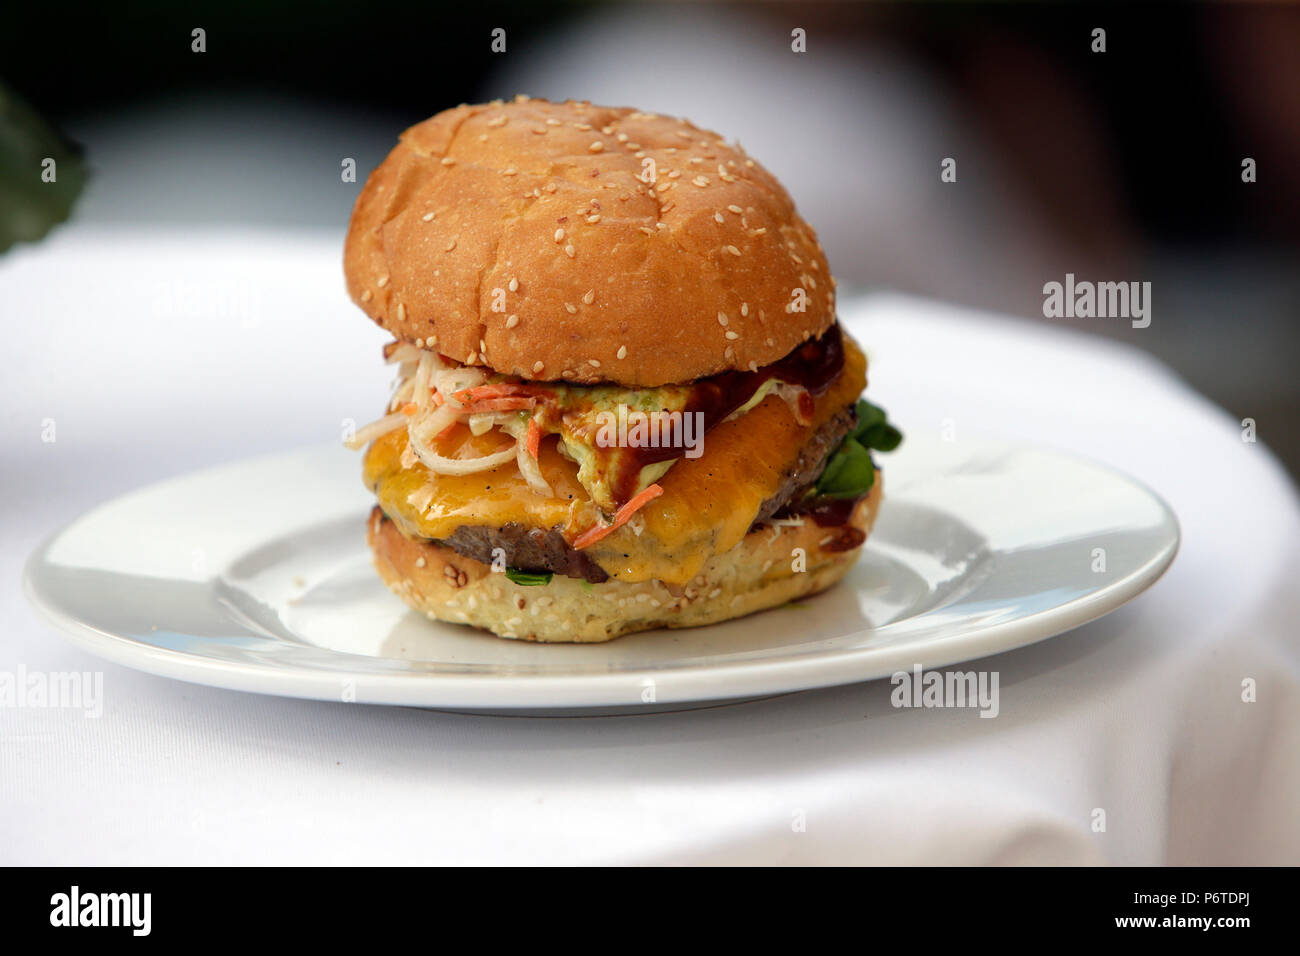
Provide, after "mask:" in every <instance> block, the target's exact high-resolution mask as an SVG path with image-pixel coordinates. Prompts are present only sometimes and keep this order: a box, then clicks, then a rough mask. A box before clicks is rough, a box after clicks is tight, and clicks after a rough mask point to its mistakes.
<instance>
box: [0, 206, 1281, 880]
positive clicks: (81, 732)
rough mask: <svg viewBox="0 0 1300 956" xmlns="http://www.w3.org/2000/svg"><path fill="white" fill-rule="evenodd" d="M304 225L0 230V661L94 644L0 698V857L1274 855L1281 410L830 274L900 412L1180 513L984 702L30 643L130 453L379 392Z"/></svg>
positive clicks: (272, 433) (151, 465)
mask: <svg viewBox="0 0 1300 956" xmlns="http://www.w3.org/2000/svg"><path fill="white" fill-rule="evenodd" d="M340 242H341V236H340V235H337V234H328V235H321V234H312V233H299V234H270V233H261V234H241V233H235V232H229V233H225V234H195V233H187V232H174V233H158V232H157V231H155V232H152V233H149V234H146V233H143V232H138V233H134V234H132V233H130V232H108V231H103V230H100V231H97V230H94V229H91V228H87V227H74V228H69V229H65V230H63V231H62V232H60V233H59V234H58V235H57V236H56V237H55V238H54V239H53V240H51V241H49V242H47V243H45V244H43V245H40V246H37V247H32V248H23V249H20V250H17V251H15V252H14V253H11V254H10V255H8V256H7V257H5V258H4V259H0V310H2V313H0V314H3V317H4V328H5V340H6V346H5V356H6V362H5V372H4V378H3V388H2V390H0V399H2V401H0V415H2V416H3V421H4V428H5V432H4V437H5V441H4V442H3V444H0V460H2V461H3V477H2V481H3V489H2V490H3V496H2V497H0V500H2V501H3V506H2V507H3V511H0V627H2V628H3V632H2V638H3V639H2V640H0V672H8V673H10V674H15V673H17V672H18V671H19V669H20V668H25V669H26V670H27V671H28V672H32V671H39V672H45V673H48V672H56V671H102V672H103V675H104V677H103V681H104V683H103V687H104V700H103V714H102V716H100V717H98V718H94V717H87V716H85V715H84V714H83V713H82V712H81V711H79V710H71V709H48V708H31V707H25V708H18V707H2V708H0V863H64V864H145V863H250V862H251V863H262V862H278V863H289V862H300V863H335V864H350V863H420V862H548V863H569V862H638V861H640V862H732V863H759V862H789V863H831V862H834V863H862V862H882V863H883V862H911V863H989V862H1069V863H1106V862H1108V863H1124V864H1138V863H1264V862H1272V863H1292V864H1294V863H1300V818H1298V817H1297V814H1296V812H1295V810H1296V807H1297V806H1300V761H1298V760H1297V757H1298V756H1300V639H1298V637H1297V635H1298V632H1300V625H1298V624H1297V621H1298V620H1300V596H1297V590H1296V587H1295V582H1296V577H1297V572H1296V569H1297V567H1300V544H1298V542H1300V509H1297V497H1296V493H1295V489H1294V487H1293V486H1292V484H1291V483H1290V481H1289V479H1288V478H1287V477H1286V475H1285V474H1284V473H1283V471H1282V470H1281V469H1280V467H1279V466H1278V464H1277V463H1276V461H1275V460H1274V459H1273V457H1272V456H1271V455H1270V453H1269V452H1268V450H1267V448H1266V446H1265V444H1264V443H1265V442H1267V440H1268V435H1269V430H1270V428H1272V427H1280V424H1279V423H1274V422H1268V421H1261V422H1259V423H1258V430H1259V438H1260V442H1258V443H1254V444H1251V443H1246V442H1243V441H1242V439H1241V428H1240V425H1239V423H1238V422H1236V421H1234V420H1233V419H1232V418H1231V417H1230V416H1228V415H1227V414H1226V413H1224V412H1223V411H1221V410H1220V409H1217V408H1215V407H1213V406H1212V405H1210V404H1209V403H1207V402H1206V401H1204V400H1203V399H1202V398H1200V397H1199V396H1198V395H1196V394H1194V393H1193V392H1191V391H1189V390H1188V389H1187V388H1186V387H1184V386H1183V385H1182V384H1181V383H1180V382H1179V381H1177V380H1176V379H1175V378H1174V377H1173V376H1172V375H1171V374H1170V373H1169V372H1168V371H1167V370H1165V369H1164V368H1163V367H1161V366H1159V365H1158V364H1156V363H1155V362H1153V361H1151V360H1149V359H1147V358H1146V357H1144V355H1143V354H1142V353H1140V352H1138V351H1136V350H1134V349H1130V348H1128V347H1126V346H1122V345H1117V344H1114V343H1109V342H1106V341H1102V340H1099V339H1092V338H1088V337H1084V336H1081V335H1078V334H1073V333H1066V332H1063V331H1060V330H1058V329H1054V328H1050V327H1045V326H1044V325H1043V324H1042V323H1037V324H1035V323H1030V322H1023V321H1016V320H1010V319H999V318H996V317H991V316H987V315H980V314H975V313H970V312H966V311H963V310H961V309H958V308H954V307H949V306H942V305H937V304H934V303H930V302H923V301H918V300H915V299H905V298H899V297H888V296H881V297H875V298H871V299H867V300H862V301H859V302H856V303H849V302H846V303H843V305H844V319H845V321H846V323H847V324H848V325H849V327H850V328H851V330H852V332H853V333H854V334H855V335H856V336H857V337H858V338H859V339H860V340H861V341H863V342H864V343H865V344H866V345H867V347H868V349H869V351H870V353H871V358H872V362H873V366H872V373H871V389H870V394H871V395H873V396H874V397H875V398H876V399H877V400H878V401H880V402H881V403H883V404H884V405H886V407H888V409H889V411H890V413H891V416H892V417H893V418H895V419H896V420H898V421H899V422H901V423H902V425H903V427H904V428H905V430H907V431H910V432H913V433H921V432H924V431H926V430H931V429H933V430H936V431H937V430H938V429H939V428H940V427H941V423H942V422H943V421H944V420H945V419H951V420H952V423H953V425H954V426H955V428H956V431H957V437H958V440H960V438H961V436H962V435H964V434H972V435H973V434H975V433H976V432H990V433H997V434H1001V435H1004V436H1010V437H1013V438H1024V439H1028V440H1033V441H1038V442H1045V443H1048V444H1051V445H1055V446H1058V447H1061V448H1066V449H1073V450H1076V451H1078V452H1081V453H1084V454H1086V455H1088V456H1091V457H1093V458H1097V459H1100V460H1102V461H1105V462H1108V463H1110V464H1112V465H1114V466H1116V467H1118V468H1120V469H1122V470H1124V471H1127V472H1129V473H1130V474H1132V475H1134V476H1136V477H1137V478H1139V479H1141V480H1143V481H1145V482H1147V483H1148V484H1149V485H1151V486H1152V487H1153V488H1155V489H1156V490H1157V491H1159V492H1160V493H1161V494H1162V495H1163V496H1164V497H1165V498H1166V499H1167V500H1168V501H1169V502H1170V503H1171V504H1172V506H1173V507H1174V509H1175V510H1176V511H1177V513H1178V516H1179V519H1180V521H1181V524H1182V529H1183V547H1182V551H1181V553H1180V554H1179V556H1178V558H1177V559H1176V560H1175V562H1174V565H1173V567H1172V569H1171V570H1170V571H1169V573H1168V574H1167V575H1166V577H1165V578H1164V579H1163V580H1162V581H1160V582H1159V583H1158V584H1157V585H1156V586H1155V587H1154V589H1152V590H1151V591H1150V592H1148V593H1147V594H1145V595H1143V596H1142V597H1140V598H1138V599H1137V600H1136V601H1135V602H1133V603H1132V604H1130V605H1129V606H1127V607H1125V608H1123V609H1121V610H1119V611H1117V612H1115V613H1114V614H1111V615H1109V616H1107V617H1105V618H1103V619H1102V620H1100V621H1097V622H1094V623H1093V624H1091V625H1088V626H1086V627H1083V628H1080V629H1078V630H1076V631H1074V632H1072V633H1070V634H1069V635H1067V636H1064V637H1061V638H1058V639H1055V640H1051V641H1047V642H1044V643H1042V644H1039V645H1036V646H1033V647H1029V648H1026V649H1023V650H1020V651H1015V652H1013V653H1008V654H1004V655H1001V656H999V657H996V658H993V659H991V660H989V661H987V662H985V663H983V664H981V667H982V668H989V669H995V670H997V671H999V672H1000V675H1001V709H1000V713H999V716H998V717H997V718H996V719H992V720H988V719H979V717H978V714H977V713H976V712H975V711H973V710H896V709H894V708H892V707H891V706H890V702H889V696H890V690H891V687H890V685H889V683H888V682H876V683H871V684H864V685H857V686H850V687H842V688H838V689H832V690H826V691H815V692H808V693H802V694H796V695H792V696H787V697H782V698H777V699H772V700H766V701H759V702H752V703H747V704H741V705H736V706H728V707H720V708H716V709H712V710H700V711H691V712H683V713H670V714H658V715H652V716H629V717H596V718H503V717H480V716H464V715H452V714H440V713H431V712H422V711H418V710H407V709H395V708H382V707H366V706H359V705H345V704H329V703H314V702H307V701H300V700H286V699H278V698H272V697H261V696H257V695H252V694H241V693H234V692H229V691H223V690H215V689H209V688H206V687H201V686H195V685H190V684H184V683H179V682H174V681H170V680H166V679H164V678H159V677H152V676H148V675H145V674H140V673H136V672H134V671H130V670H126V669H123V668H119V667H116V666H113V665H108V664H102V663H100V662H99V661H98V660H96V659H94V658H92V657H89V656H87V655H85V654H83V653H81V652H80V651H76V650H74V649H72V648H71V647H70V646H69V645H67V644H65V643H63V642H62V641H61V640H60V639H59V637H58V636H57V635H56V633H55V632H54V631H53V630H52V629H51V628H50V627H48V626H47V625H45V624H44V623H42V622H41V621H39V620H38V619H37V618H36V617H35V616H34V614H33V612H32V611H30V610H29V608H28V607H27V605H26V603H25V601H24V599H23V597H22V594H21V591H20V585H19V577H20V571H21V566H22V563H23V561H24V560H25V558H26V555H27V554H28V553H29V552H30V551H31V550H32V548H34V547H35V546H36V544H37V543H38V542H39V541H40V540H41V539H42V538H44V537H45V536H46V535H47V534H49V533H50V532H52V531H53V530H55V529H56V528H57V527H59V526H61V525H62V524H64V523H66V522H67V521H68V520H70V519H72V518H73V517H75V516H76V515H77V514H79V513H80V512H82V511H84V510H86V509H87V508H89V507H91V506H93V505H94V504H96V503H98V502H101V501H104V500H106V499H108V498H110V497H113V496H115V495H117V494H120V493H122V492H125V491H127V490H129V489H131V488H133V487H136V486H139V485H141V484H145V483H149V482H152V481H155V480H158V479H160V478H163V477H167V476H170V475H174V474H179V473H182V472H184V471H188V470H190V469H191V468H194V467H198V466H200V465H205V464H213V463H217V462H222V461H228V460H231V459H234V458H237V457H241V456H244V455H249V454H254V453H259V452H264V451H269V450H273V449H276V448H284V447H288V446H290V445H293V444H308V443H314V442H320V441H328V440H332V439H335V438H336V437H337V432H338V422H339V421H340V420H341V419H342V418H344V417H349V416H352V417H361V416H364V415H366V414H368V413H369V412H372V411H373V410H374V409H375V407H376V404H377V403H379V402H381V401H382V396H383V395H384V394H385V386H386V382H387V373H386V371H385V370H383V369H382V368H381V367H380V365H379V362H378V351H377V350H378V345H379V344H380V343H381V342H382V341H383V339H384V336H383V335H382V333H380V332H378V331H377V330H376V329H374V328H372V327H370V326H369V324H368V323H367V322H366V321H365V320H364V319H363V318H362V317H361V315H360V314H359V313H357V312H356V311H355V310H354V309H353V308H352V307H351V305H350V304H349V303H348V302H347V301H346V299H345V296H344V293H343V291H342V283H341V278H340V263H339V259H340V254H339V246H340ZM1154 321H1155V322H1177V321H1178V316H1176V315H1156V316H1155V317H1154ZM1225 321H1228V319H1227V318H1225ZM1131 334H1132V335H1133V337H1134V340H1135V341H1138V342H1140V341H1141V340H1140V338H1139V336H1140V335H1141V332H1140V331H1137V330H1134V331H1133V332H1132V333H1131ZM51 420H52V422H53V424H54V428H55V436H56V440H55V441H53V442H48V441H43V440H42V432H43V430H46V431H48V426H49V425H50V423H51ZM46 437H48V435H47V436H46ZM886 467H887V465H886ZM1246 678H1253V679H1254V680H1255V681H1256V684H1257V688H1258V690H1257V694H1258V699H1257V700H1256V701H1255V702H1253V703H1245V702H1243V701H1242V681H1243V680H1244V679H1246ZM1097 808H1101V809H1103V810H1105V813H1106V829H1105V831H1104V832H1096V831H1095V830H1094V829H1093V827H1092V823H1093V820H1094V819H1095V815H1094V810H1095V809H1097ZM799 819H802V820H803V821H804V822H805V825H804V827H803V828H802V829H801V828H799V827H797V826H795V825H794V823H795V821H796V820H799Z"/></svg>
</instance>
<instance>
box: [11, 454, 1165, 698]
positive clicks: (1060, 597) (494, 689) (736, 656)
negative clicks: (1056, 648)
mask: <svg viewBox="0 0 1300 956" xmlns="http://www.w3.org/2000/svg"><path fill="white" fill-rule="evenodd" d="M881 461H882V464H883V467H884V471H885V501H884V505H883V507H882V509H881V512H880V517H879V520H878V522H877V524H876V528H875V530H874V531H873V533H872V534H871V536H870V538H869V539H868V541H867V546H866V548H865V549H864V552H863V555H862V558H861V560H860V561H859V562H858V564H857V565H856V567H855V568H854V569H853V570H852V571H851V572H850V573H849V575H848V577H846V578H845V580H844V581H843V582H841V583H840V584H839V585H837V586H836V587H834V588H832V589H831V590H829V591H827V592H825V593H824V594H822V595H819V596H817V597H813V598H808V599H806V600H804V601H801V602H799V604H798V605H797V606H787V607H783V608H778V609H776V610H772V611H768V612H765V613H762V614H758V615H753V616H750V617H746V618H742V619H740V620H735V621H729V622H726V623H723V624H718V625H712V626H709V627H705V628H697V629H693V630H678V631H669V630H661V631H652V632H647V633H643V634H634V635H630V636H628V637H623V638H620V639H618V640H616V641H613V642H611V643H607V644H596V645H554V644H552V645H540V644H529V643H524V642H521V641H509V640H501V639H498V638H495V637H492V636H490V635H487V634H484V633H482V632H478V631H474V630H471V629H469V628H466V627H460V626H455V625H449V624H440V623H437V622H433V621H430V620H428V619H427V618H425V617H424V616H422V615H419V614H417V613H415V612H412V611H410V610H408V609H407V607H406V606H405V605H404V604H402V603H401V602H400V601H399V600H398V599H397V598H396V597H394V596H393V595H392V594H390V593H389V592H388V590H387V589H386V588H385V587H384V585H383V584H382V583H381V582H380V580H379V578H378V577H377V576H376V574H375V572H374V571H373V570H372V569H371V567H370V560H369V549H368V548H367V547H366V544H365V541H364V531H363V529H364V521H365V516H366V514H367V513H368V511H369V508H370V505H371V499H370V497H369V495H368V493H367V492H366V490H365V489H364V488H363V487H362V484H361V478H360V461H359V456H357V455H356V454H354V453H351V452H347V451H344V450H342V449H336V448H313V449H306V450H300V451H294V452H290V453H288V454H282V455H277V456H274V457H269V458H258V459H252V460H249V461H242V462H237V463H235V464H232V465H226V466H223V467H220V468H216V469H212V470H208V471H203V472H199V473H196V474H193V475H189V476H186V477H183V478H179V479H175V480H172V481H167V482H163V483H161V484H158V485H154V486H152V487H149V488H145V489H143V490H141V491H137V492H135V493H133V494H130V495H127V496H125V497H123V498H119V499H118V500H116V501H112V502H110V503H108V504H106V505H103V506H102V507H100V508H98V509H96V510H95V511H92V512H91V513H89V514H87V515H85V516H83V517H82V518H80V519H78V520H77V521H76V522H74V523H73V524H72V525H71V526H69V527H68V528H67V529H66V530H64V531H62V532H61V533H59V534H58V535H56V536H55V537H54V538H52V539H51V540H50V541H48V542H47V543H46V544H45V545H44V546H43V547H41V548H40V549H39V550H38V551H37V552H36V553H35V554H33V555H32V557H31V559H30V560H29V562H28V565H27V572H26V586H27V591H28V594H29V596H30V597H31V599H32V601H33V602H34V603H35V604H36V606H37V607H38V608H40V609H41V610H42V611H44V612H45V614H46V615H48V617H49V618H50V620H51V621H53V622H54V623H55V624H56V625H58V626H59V627H60V628H62V629H63V630H65V631H66V632H67V633H68V634H69V635H70V636H71V638H72V639H73V641H74V642H75V643H76V644H78V645H80V646H81V647H84V648H85V649H86V650H88V651H90V652H92V653H94V654H97V655H100V656H102V657H105V658H108V659H109V660H112V661H116V662H117V663H120V664H125V665H128V666H130V667H136V668H139V669H141V670H145V671H149V672H152V673H155V674H162V675H166V676H168V677H175V678H180V679H182V680H189V681H195V682H197V683H201V684H210V685H214V686H217V687H227V688H233V689H238V690H247V691H257V692H261V693H269V694H284V695H289V696H294V697H311V698H319V699H323V700H355V701H359V702H368V703H376V704H405V705H412V706H421V707H434V708H446V709H461V710H476V711H477V710H482V711H491V712H521V711H551V712H581V711H582V710H583V709H585V708H601V709H615V710H617V709H657V708H664V707H665V706H669V707H681V706H684V705H686V706H689V705H692V704H696V705H698V704H701V703H703V702H712V701H720V700H727V699H735V698H743V697H754V696H761V695H769V694H779V693H786V692H789V691H796V690H804V689H807V688H812V687H826V686H831V685H836V684H846V683H852V682H855V681H862V680H869V679H872V678H878V677H884V676H888V675H890V674H893V673H895V672H897V671H900V670H902V671H905V670H910V669H911V668H912V667H913V666H914V665H917V664H919V665H921V666H922V667H924V668H934V667H941V666H945V665H948V664H954V663H957V662H959V661H966V660H971V659H973V658H977V657H982V656H985V655H988V654H993V653H996V652H1000V651H1006V650H1009V649H1011V648H1016V647H1020V646H1023V645H1025V644H1030V643H1033V642H1035V641H1039V640H1042V639H1043V638H1047V637H1051V636H1053V635H1056V634H1060V633H1062V632H1064V631H1066V630H1068V629H1070V628H1072V627H1076V626H1078V625H1080V624H1083V623H1084V622H1086V621H1090V620H1092V619H1094V618H1096V617H1099V616H1100V615H1102V614H1105V613H1107V612H1108V611H1111V610H1114V609H1115V608H1117V607H1119V606H1120V605H1121V604H1123V603H1124V602H1126V601H1128V600H1130V599H1131V598H1133V597H1134V596H1136V595H1137V594H1139V593H1140V592H1141V591H1143V590H1144V589H1145V588H1147V587H1149V586H1150V585H1151V584H1152V583H1153V582H1154V581H1155V580H1156V579H1157V578H1158V577H1159V576H1160V575H1161V573H1162V572H1163V571H1164V570H1165V568H1167V567H1168V566H1169V563H1170V562H1171V561H1172V560H1173V557H1174V553H1175V552H1176V551H1177V548H1178V524H1177V521H1176V520H1175V518H1174V515H1173V513H1172V512H1171V511H1170V509H1169V508H1168V506H1167V505H1165V503H1164V502H1162V501H1161V500H1160V499H1159V498H1158V497H1157V496H1156V495H1155V494H1153V493H1152V492H1151V491H1149V490H1148V489H1146V488H1145V487H1143V486H1141V485H1139V484H1137V483H1136V482H1134V481H1133V480H1131V479H1129V478H1127V477H1125V476H1123V475H1120V474H1117V473H1116V472H1114V471H1111V470H1109V469H1107V468H1104V467H1101V466H1099V465H1096V464H1092V463H1088V462H1085V461H1081V460H1079V459H1076V458H1071V457H1067V456H1065V455H1061V454H1058V453H1055V452H1050V451H1045V450H1040V449H1034V448H1026V447H1016V446H1009V445H1005V444H998V443H989V442H972V441H969V440H963V441H961V442H959V443H957V442H954V443H944V442H939V441H935V442H932V443H927V442H924V441H921V440H918V438H917V437H916V436H912V437H909V438H908V440H907V441H906V442H904V444H903V446H902V448H901V449H900V450H899V451H898V452H896V453H894V454H890V455H886V456H882V459H881ZM1098 549H1100V550H1098ZM1103 559H1104V570H1098V569H1099V568H1101V567H1102V564H1103Z"/></svg>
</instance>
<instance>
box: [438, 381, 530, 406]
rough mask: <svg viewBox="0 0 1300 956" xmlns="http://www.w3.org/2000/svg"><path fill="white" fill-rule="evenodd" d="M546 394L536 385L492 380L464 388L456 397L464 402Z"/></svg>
mask: <svg viewBox="0 0 1300 956" xmlns="http://www.w3.org/2000/svg"><path fill="white" fill-rule="evenodd" d="M543 394H545V389H541V388H538V387H537V386H535V385H516V384H513V383H511V382H492V383H489V384H487V385H476V386H474V387H473V388H462V389H461V390H460V391H459V392H457V393H456V397H457V398H458V399H460V400H461V401H462V402H466V403H468V402H479V401H483V400H485V399H492V398H534V399H535V398H537V397H538V396H539V395H543Z"/></svg>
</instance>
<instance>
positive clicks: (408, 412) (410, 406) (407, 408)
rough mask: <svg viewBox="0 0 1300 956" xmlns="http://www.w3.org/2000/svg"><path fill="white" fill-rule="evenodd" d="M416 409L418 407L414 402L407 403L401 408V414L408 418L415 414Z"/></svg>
mask: <svg viewBox="0 0 1300 956" xmlns="http://www.w3.org/2000/svg"><path fill="white" fill-rule="evenodd" d="M417 407H418V406H417V405H416V404H415V402H407V403H406V404H405V405H403V406H402V408H401V412H402V414H403V415H405V416H406V417H407V418H410V417H411V416H412V415H414V414H415V410H416V408H417Z"/></svg>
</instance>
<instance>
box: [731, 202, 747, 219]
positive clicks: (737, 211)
mask: <svg viewBox="0 0 1300 956" xmlns="http://www.w3.org/2000/svg"><path fill="white" fill-rule="evenodd" d="M727 208H728V209H730V210H731V211H732V212H734V213H735V214H736V215H737V216H739V215H740V214H741V213H742V212H744V211H745V210H743V209H741V208H740V207H739V206H737V205H736V204H735V203H732V204H731V205H730V206H728V207H727Z"/></svg>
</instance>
